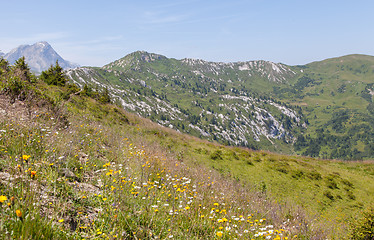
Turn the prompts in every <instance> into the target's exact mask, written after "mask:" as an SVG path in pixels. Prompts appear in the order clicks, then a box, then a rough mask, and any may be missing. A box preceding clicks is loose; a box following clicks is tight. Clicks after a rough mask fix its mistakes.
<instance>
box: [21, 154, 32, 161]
mask: <svg viewBox="0 0 374 240" xmlns="http://www.w3.org/2000/svg"><path fill="white" fill-rule="evenodd" d="M30 157H31V156H30V155H22V159H23V160H25V161H27V160H28V159H29V158H30Z"/></svg>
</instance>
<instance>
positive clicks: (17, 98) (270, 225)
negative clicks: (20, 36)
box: [0, 42, 374, 240]
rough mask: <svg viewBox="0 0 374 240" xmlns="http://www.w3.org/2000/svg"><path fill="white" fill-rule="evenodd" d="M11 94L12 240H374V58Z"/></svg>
mask: <svg viewBox="0 0 374 240" xmlns="http://www.w3.org/2000/svg"><path fill="white" fill-rule="evenodd" d="M43 44H44V45H45V46H49V44H47V43H45V42H43ZM49 47H50V46H49ZM48 49H49V48H48ZM49 50H50V49H49ZM38 74H39V73H38ZM0 80H1V81H0V92H1V94H0V113H1V114H0V236H1V237H0V238H1V239H277V240H280V239H282V240H286V239H373V236H374V235H373V232H374V231H373V230H374V229H373V224H374V207H373V206H374V197H373V196H374V184H373V183H374V164H373V161H372V159H373V157H374V127H373V126H374V122H373V121H374V105H373V104H374V103H373V95H374V57H372V56H367V55H348V56H343V57H338V58H332V59H326V60H323V61H320V62H312V63H310V64H306V65H297V66H289V65H285V64H281V63H273V62H270V61H263V60H259V61H247V62H233V63H222V62H208V61H204V60H199V59H187V58H186V59H182V60H177V59H173V58H167V57H165V56H162V55H159V54H154V53H148V52H145V51H138V52H134V53H131V54H129V55H126V56H125V57H123V58H121V59H119V60H116V61H114V62H111V63H108V64H107V65H105V66H103V67H100V68H99V67H78V68H73V69H65V70H63V68H62V67H61V66H60V65H59V61H58V59H57V61H56V60H55V62H53V65H51V66H50V67H49V68H48V69H44V70H43V71H41V73H40V75H36V74H35V72H32V71H31V70H30V67H29V65H28V63H27V59H26V58H25V57H20V58H19V59H18V60H16V61H14V63H13V62H12V63H10V62H9V61H8V60H6V59H5V58H1V60H0Z"/></svg>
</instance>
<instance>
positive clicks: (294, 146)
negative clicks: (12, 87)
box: [67, 52, 374, 159]
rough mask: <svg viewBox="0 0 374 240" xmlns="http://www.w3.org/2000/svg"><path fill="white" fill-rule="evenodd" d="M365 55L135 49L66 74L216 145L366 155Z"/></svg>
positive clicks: (368, 74) (369, 74) (369, 146)
mask: <svg viewBox="0 0 374 240" xmlns="http://www.w3.org/2000/svg"><path fill="white" fill-rule="evenodd" d="M373 58H374V57H372V56H365V55H349V56H344V57H340V58H333V59H328V60H325V61H321V62H314V63H310V64H307V65H303V66H287V65H284V64H275V63H272V62H267V61H249V62H237V63H214V62H206V61H203V60H196V59H182V60H176V59H169V58H167V57H165V56H161V55H158V54H153V53H147V52H135V53H132V54H129V55H127V56H126V57H124V58H121V59H119V60H117V61H115V62H112V63H110V64H108V65H106V66H104V67H103V68H79V69H75V70H70V71H68V72H67V74H68V76H69V77H70V78H71V79H72V80H73V81H75V82H77V83H78V84H80V85H81V86H83V85H84V84H92V85H95V86H99V87H101V88H102V87H104V88H108V89H110V92H111V93H112V94H113V97H114V98H117V99H118V102H119V103H120V104H122V105H123V107H124V108H125V109H126V110H129V111H132V112H136V113H137V114H139V115H141V116H143V117H147V118H150V119H151V120H153V121H155V122H158V123H159V124H161V125H163V126H167V127H171V128H174V129H177V130H179V131H181V132H186V133H189V134H192V135H195V136H198V137H202V138H206V139H209V140H217V141H219V142H221V143H225V144H229V145H236V146H246V147H250V148H253V149H269V150H272V151H278V152H284V153H294V152H297V153H299V154H303V155H309V156H315V157H321V158H343V159H363V158H372V157H373V156H374V155H373V154H374V149H373V146H374V144H373V143H374V139H373V131H374V129H373V127H372V126H374V125H373V114H374V110H373V109H374V105H373V103H372V96H373V93H374V89H373V85H374V72H373V70H374V69H373V62H374V61H373Z"/></svg>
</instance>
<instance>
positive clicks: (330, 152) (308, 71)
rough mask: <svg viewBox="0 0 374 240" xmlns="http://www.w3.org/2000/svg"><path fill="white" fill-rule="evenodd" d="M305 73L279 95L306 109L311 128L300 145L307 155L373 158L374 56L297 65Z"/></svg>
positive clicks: (351, 57) (353, 56)
mask: <svg viewBox="0 0 374 240" xmlns="http://www.w3.org/2000/svg"><path fill="white" fill-rule="evenodd" d="M298 68H300V69H302V70H303V75H302V77H300V78H299V79H298V80H297V82H295V83H294V84H293V86H294V87H293V88H288V87H287V88H283V89H281V88H279V89H277V90H276V93H277V95H278V97H280V98H281V99H282V100H284V101H286V102H288V103H289V104H295V105H298V106H301V107H302V108H303V113H304V115H305V116H306V117H307V118H308V121H309V123H310V124H309V127H308V129H307V131H306V134H305V135H304V136H300V138H299V141H297V142H296V148H297V149H301V152H303V153H304V154H306V155H311V156H319V157H325V158H348V159H349V158H353V159H361V158H364V157H368V158H373V154H374V151H373V150H374V149H373V143H374V138H373V132H374V128H373V126H374V125H373V123H374V115H373V114H374V112H373V110H372V109H373V106H374V105H373V103H372V102H373V101H372V100H373V94H374V92H373V89H374V88H373V87H374V57H372V56H365V55H348V56H344V57H340V58H332V59H327V60H324V61H321V62H314V63H310V64H307V65H305V66H299V67H298Z"/></svg>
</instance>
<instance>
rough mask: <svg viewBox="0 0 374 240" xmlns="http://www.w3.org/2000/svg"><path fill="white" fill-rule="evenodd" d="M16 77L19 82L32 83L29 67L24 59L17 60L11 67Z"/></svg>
mask: <svg viewBox="0 0 374 240" xmlns="http://www.w3.org/2000/svg"><path fill="white" fill-rule="evenodd" d="M12 69H13V71H14V73H15V75H16V76H18V77H19V78H20V79H21V81H27V82H33V81H34V78H33V76H32V74H31V72H30V67H29V66H28V65H27V63H26V61H25V57H21V58H19V59H18V60H17V61H16V62H15V64H14V66H13V67H12Z"/></svg>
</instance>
